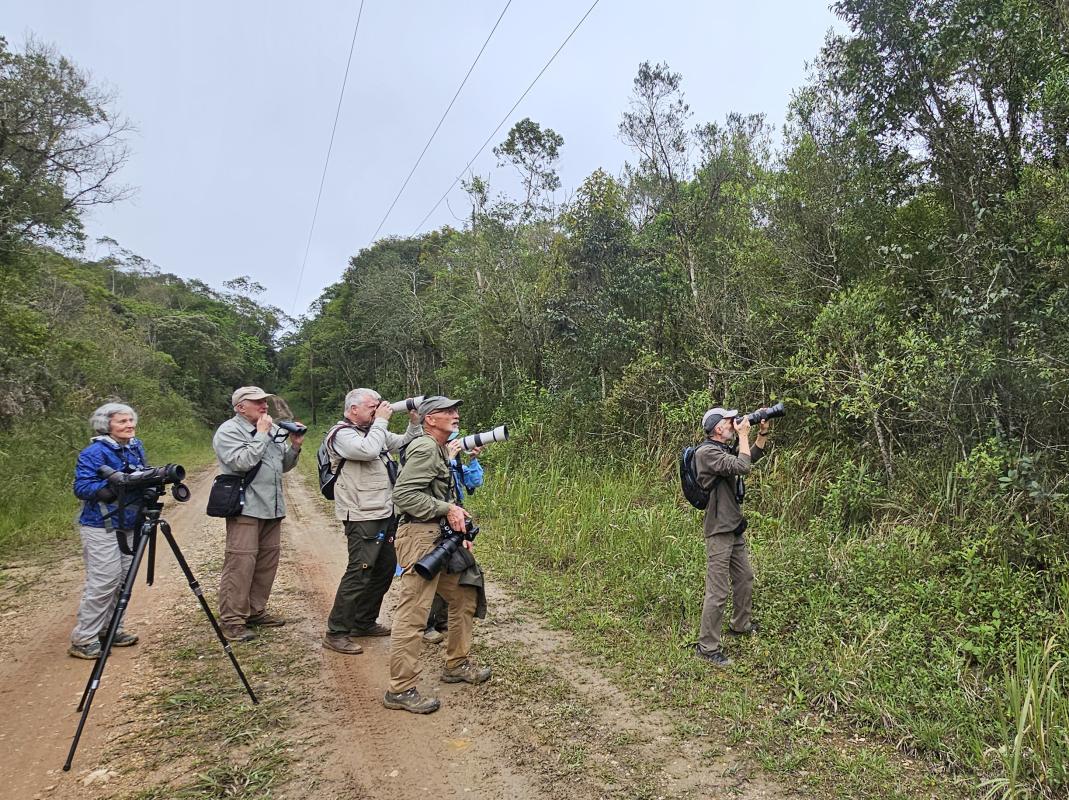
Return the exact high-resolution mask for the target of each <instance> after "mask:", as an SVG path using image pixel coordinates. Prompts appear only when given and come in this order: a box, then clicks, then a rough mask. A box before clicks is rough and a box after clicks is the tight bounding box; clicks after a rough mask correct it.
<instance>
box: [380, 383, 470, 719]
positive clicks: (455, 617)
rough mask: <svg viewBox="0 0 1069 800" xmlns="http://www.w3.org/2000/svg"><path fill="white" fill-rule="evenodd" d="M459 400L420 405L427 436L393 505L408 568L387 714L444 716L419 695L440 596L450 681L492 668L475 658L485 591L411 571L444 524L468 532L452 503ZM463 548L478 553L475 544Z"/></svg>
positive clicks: (396, 616)
mask: <svg viewBox="0 0 1069 800" xmlns="http://www.w3.org/2000/svg"><path fill="white" fill-rule="evenodd" d="M460 404H461V401H460V400H450V399H449V398H448V397H439V396H434V397H427V398H424V400H423V402H422V403H420V406H419V417H420V420H421V421H422V423H423V432H424V434H425V435H424V436H421V437H420V438H418V439H416V440H415V441H414V442H412V444H410V445H409V446H408V450H407V452H406V454H405V465H404V467H402V468H401V474H400V475H399V476H398V478H397V484H396V485H395V486H394V489H393V502H394V506H395V507H396V509H397V512H398V515H399V520H398V521H399V523H400V524H399V525H398V528H397V542H396V547H397V561H398V563H399V564H400V565H401V566H402V567H403V568H404V572H403V573H402V575H401V577H400V578H399V579H398V583H399V591H398V595H397V606H396V608H395V609H394V613H393V632H392V634H391V637H390V686H389V689H388V690H387V692H386V694H385V695H384V697H383V701H382V702H383V705H384V706H386V708H394V709H403V710H405V711H411V712H413V713H416V714H429V713H430V712H432V711H437V710H438V707H439V702H438V699H437V698H433V697H423V696H421V695H420V693H419V690H418V689H416V682H417V681H418V679H419V674H420V669H419V653H420V649H421V647H422V642H423V627H424V625H426V622H427V612H428V611H429V610H430V607H431V601H432V600H433V599H434V593H435V592H436V591H437V592H438V593H439V594H440V595H441V596H442V598H443V599H444V600H445V601H446V602H447V603H448V604H449V635H448V637H447V639H446V656H445V669H444V670H442V675H441V679H442V681H443V682H445V683H459V682H461V681H464V682H467V683H482V682H483V681H486V680H487V679H489V677H490V670H489V668H486V667H482V668H480V667H477V666H475V664H473V663H472V662H471V660H470V659H469V658H468V653H469V652H470V651H471V640H472V629H473V627H474V626H473V620H474V617H475V611H476V605H477V603H478V592H477V590H476V589H475V588H474V587H472V586H467V585H461V583H460V575H458V574H455V573H449V572H446V571H442V572H439V573H438V574H437V575H435V576H433V577H432V578H431V579H430V580H425V579H424V578H421V577H420V576H419V575H418V574H417V573H416V572H415V570H413V569H412V566H413V565H414V564H415V563H416V562H417V561H419V560H420V559H421V558H423V557H424V556H425V555H427V554H428V553H430V552H431V550H433V549H434V546H435V543H436V542H437V540H438V537H439V534H440V530H439V527H438V521H439V520H440V519H443V518H444V519H445V520H446V521H447V522H448V524H449V527H450V528H452V529H453V530H454V531H463V530H464V528H465V520H466V519H467V518H468V517H469V514H468V512H467V511H465V510H464V509H463V508H462V507H461V506H459V505H457V504H456V503H453V502H451V499H452V498H453V497H454V495H453V475H452V472H451V471H450V468H449V461H450V460H451V459H452V458H453V457H454V456H455V455H456V454H457V453H458V452H459V451H460V442H459V441H450V437H451V436H453V435H454V433H455V432H456V431H457V430H458V429H459V425H460V412H459V411H457V407H458V406H459V405H460ZM464 546H465V547H466V548H467V549H469V550H470V549H471V542H469V541H467V540H465V541H464Z"/></svg>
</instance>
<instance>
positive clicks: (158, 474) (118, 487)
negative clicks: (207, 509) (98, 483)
mask: <svg viewBox="0 0 1069 800" xmlns="http://www.w3.org/2000/svg"><path fill="white" fill-rule="evenodd" d="M97 476H98V477H101V478H104V479H105V480H106V481H107V482H108V485H109V486H110V487H111V489H112V490H113V491H114V492H115V493H116V494H120V493H122V494H130V493H134V492H141V493H142V494H145V493H147V492H154V493H155V495H156V497H159V495H161V494H163V492H164V487H165V486H166V485H167V484H171V496H172V497H173V498H174V499H175V500H177V501H178V502H179V503H184V502H186V501H187V500H188V499H189V498H190V497H191V496H192V495H191V493H190V491H189V487H188V486H186V485H185V484H184V483H182V481H184V480H185V478H186V471H185V468H183V467H182V465H181V464H167V465H165V466H162V467H146V468H145V469H137V470H131V471H129V472H124V471H123V470H118V469H112V468H111V467H108V466H101V467H98V468H97ZM153 499H155V498H153Z"/></svg>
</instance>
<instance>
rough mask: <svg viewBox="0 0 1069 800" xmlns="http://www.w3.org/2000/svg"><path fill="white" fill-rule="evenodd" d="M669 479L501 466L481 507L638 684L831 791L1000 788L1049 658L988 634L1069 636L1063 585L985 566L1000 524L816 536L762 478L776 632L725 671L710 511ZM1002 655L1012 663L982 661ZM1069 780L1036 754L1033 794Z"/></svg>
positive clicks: (761, 561) (1050, 792)
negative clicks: (714, 644) (1015, 691)
mask: <svg viewBox="0 0 1069 800" xmlns="http://www.w3.org/2000/svg"><path fill="white" fill-rule="evenodd" d="M652 472H653V468H652V467H646V466H636V465H628V466H622V467H621V466H617V467H614V468H610V467H607V466H605V465H603V464H598V465H594V464H591V463H583V462H581V461H579V459H577V458H575V457H574V456H565V457H560V456H548V457H546V458H544V459H542V460H539V461H538V462H532V461H530V460H527V461H524V462H523V463H518V462H509V461H504V460H499V461H497V463H496V464H495V465H494V466H493V468H489V469H488V471H487V484H486V486H485V487H484V488H483V489H482V490H480V492H479V493H477V494H476V496H475V498H474V499H473V504H472V505H473V508H474V510H475V511H476V513H478V514H480V516H481V523H484V524H485V533H484V536H482V537H481V538H480V545H481V548H480V555H481V558H482V559H483V560H484V561H485V562H486V564H487V565H488V566H489V567H490V570H491V576H492V577H493V578H494V579H495V580H498V581H508V582H509V583H510V584H511V585H512V586H513V587H515V588H516V590H517V591H518V592H519V593H520V595H521V596H523V597H524V598H526V599H529V600H531V601H534V602H535V604H536V605H537V607H539V608H540V610H541V611H542V612H543V613H545V614H546V615H547V616H548V618H549V619H550V620H551V621H552V622H553V623H554V624H556V625H559V626H561V627H562V628H567V629H570V630H572V631H574V632H576V633H577V634H578V636H577V641H578V642H579V644H580V646H581V647H583V648H584V649H585V650H586V652H588V653H589V654H591V655H594V656H596V657H598V658H600V659H601V660H602V661H603V662H604V663H605V665H606V666H608V667H610V668H611V669H614V670H616V673H617V676H618V679H619V680H620V682H621V683H622V684H623V685H627V686H630V687H631V688H632V689H633V690H635V691H637V692H639V693H641V694H643V695H645V696H646V697H648V698H649V699H650V700H651V701H653V702H654V703H655V704H658V705H661V706H666V707H672V708H675V709H677V710H679V711H681V712H683V713H684V714H685V715H686V717H687V719H688V720H690V722H691V724H693V725H695V726H698V727H699V728H709V727H713V728H716V729H719V730H720V731H721V732H722V733H723V735H724V736H726V737H727V741H729V742H730V743H744V744H745V745H746V746H747V747H749V748H750V749H751V750H752V752H753V753H754V754H755V755H756V757H757V758H758V759H759V760H760V761H761V762H762V764H764V766H765V767H766V768H768V769H770V770H772V771H773V772H776V773H780V774H783V775H790V776H792V777H793V778H796V779H800V780H801V781H802V782H803V783H804V784H805V785H807V786H808V787H809V789H810V791H811V792H816V793H819V794H823V795H830V796H839V797H857V798H877V797H879V798H893V797H902V798H905V797H920V796H925V797H931V796H937V797H953V796H961V795H973V794H975V795H980V794H983V793H984V789H982V788H981V786H980V784H981V781H983V780H985V779H986V780H990V779H992V778H995V779H997V778H998V777H999V776H1000V775H1001V774H1003V770H1004V769H1005V766H1004V758H1003V757H1001V756H1000V755H999V753H1002V752H1004V751H1003V750H1002V749H1000V748H1003V747H1004V746H1006V745H1009V746H1010V749H1011V752H1012V747H1013V736H1014V735H1016V734H1015V730H1016V728H1015V727H1014V726H1009V728H1007V727H1006V726H1004V725H1003V724H1002V723H1003V719H1004V717H1005V716H1006V715H1012V712H1006V714H1003V712H1002V711H1000V709H1001V708H1002V707H1003V706H1005V705H1006V702H1007V701H1008V695H1007V693H1006V688H1005V687H1006V685H1007V682H1010V683H1012V680H1014V678H1012V677H1004V676H1005V675H1010V676H1016V675H1018V674H1019V673H1021V672H1022V671H1023V672H1024V674H1025V678H1026V679H1027V674H1031V673H1034V672H1035V670H1036V669H1037V668H1036V667H1034V666H1032V665H1030V662H1028V663H1026V662H1027V659H1025V660H1024V661H1021V664H1020V665H1018V663H1017V661H1016V660H1013V661H1011V660H1008V659H1007V660H1002V659H1000V658H999V657H998V655H999V653H1001V652H1004V650H999V649H998V648H997V647H996V646H995V645H993V644H992V642H991V641H990V640H989V639H988V640H984V639H981V637H982V636H984V635H987V631H986V630H985V626H986V627H990V626H992V625H994V626H995V627H996V628H998V629H999V630H1001V631H1003V632H1010V631H1012V632H1013V634H1012V635H1014V636H1016V638H1017V639H1020V640H1021V641H1022V642H1024V644H1023V645H1022V646H1023V647H1024V648H1025V650H1026V652H1031V651H1032V650H1033V649H1034V647H1033V645H1034V644H1035V643H1036V642H1038V643H1039V645H1040V646H1042V643H1043V641H1044V639H1045V636H1046V635H1049V634H1050V633H1051V632H1052V631H1053V632H1054V633H1060V634H1062V636H1061V638H1060V641H1065V638H1064V634H1065V633H1066V632H1067V631H1066V622H1065V615H1064V612H1063V611H1062V610H1061V608H1060V607H1058V606H1057V605H1055V606H1054V607H1052V606H1051V604H1050V603H1049V602H1048V601H1049V595H1048V594H1047V588H1046V587H1047V584H1048V582H1049V577H1048V578H1047V579H1046V580H1037V579H1036V576H1035V575H1034V574H1033V573H1031V572H1029V571H1028V570H1027V569H1023V568H1021V567H1018V566H1014V565H1012V564H1009V563H1006V562H1004V561H1001V562H1000V561H999V560H998V559H991V558H985V557H982V553H983V543H982V537H983V535H984V532H983V531H982V530H981V531H980V532H979V533H976V532H973V533H972V535H969V532H968V531H966V532H962V531H952V532H950V533H949V534H948V532H947V531H945V530H940V529H939V528H937V527H932V528H929V529H917V528H911V527H901V528H896V527H887V528H883V529H879V530H872V531H870V532H869V535H868V536H867V537H859V536H835V535H834V533H832V532H831V531H830V530H829V529H828V528H827V527H826V526H822V525H820V524H818V522H819V520H818V519H817V518H814V523H813V525H812V526H811V527H809V528H808V529H805V530H799V529H797V528H793V527H791V526H789V525H786V524H784V523H783V520H782V518H780V517H778V516H773V515H772V514H771V513H769V511H767V510H766V509H768V507H769V505H770V503H769V502H768V501H769V499H770V497H769V496H766V497H764V498H762V497H761V496H760V493H761V486H760V485H759V484H758V486H757V492H756V494H757V498H756V502H754V503H752V505H753V508H751V512H750V513H751V523H752V527H751V533H750V534H748V536H749V538H750V541H751V547H752V549H753V555H754V562H755V569H756V571H757V575H758V582H757V587H756V594H755V606H756V612H757V615H758V617H759V620H760V622H761V625H762V632H761V634H760V636H758V637H756V638H754V639H750V640H743V641H738V642H736V641H730V642H729V643H728V647H729V649H730V650H731V651H732V654H733V655H734V657H735V658H736V666H735V667H734V668H732V669H730V670H726V671H720V670H717V669H715V668H711V667H710V666H709V665H706V664H704V663H701V662H699V661H698V660H697V659H695V658H694V657H693V655H692V653H691V651H690V649H689V644H690V643H691V642H693V641H694V640H695V638H696V636H697V626H698V622H699V619H700V613H701V603H702V595H703V581H704V551H703V543H702V536H701V523H700V516H699V514H698V513H696V512H694V511H692V510H691V509H690V508H689V507H683V506H681V505H680V503H679V501H678V499H677V498H676V497H675V491H674V489H675V487H674V485H669V484H666V483H665V482H664V481H663V479H662V477H661V476H660V475H658V474H651V473H652ZM766 494H768V495H771V492H768V491H767V487H766ZM762 512H764V513H762ZM992 604H995V607H992ZM999 609H1001V614H1000V613H999ZM1013 641H1014V639H1012V638H1011V639H1010V644H1009V648H1010V649H1012V647H1013V644H1012V642H1013ZM985 647H986V648H988V651H985V652H990V653H993V655H991V656H990V657H988V658H986V659H983V660H981V659H979V658H978V657H977V652H978V651H979V650H981V649H982V648H985ZM1049 659H1050V660H1051V662H1052V663H1053V662H1055V661H1059V658H1058V654H1057V653H1052V654H1049ZM1059 663H1060V661H1059ZM1027 685H1029V686H1034V685H1035V681H1034V680H1033V681H1032V683H1030V684H1027ZM1027 691H1028V690H1027V689H1021V690H1020V693H1021V694H1022V695H1023V694H1027ZM1048 697H1049V695H1048ZM1022 703H1023V701H1022ZM1062 707H1063V708H1064V706H1062ZM1043 720H1044V725H1045V726H1046V730H1047V731H1048V734H1047V735H1048V736H1051V735H1054V736H1061V737H1064V736H1065V732H1066V730H1067V726H1066V722H1065V720H1064V718H1057V717H1055V718H1053V719H1052V718H1051V716H1050V714H1049V713H1048V714H1046V716H1044V717H1043ZM1006 730H1009V732H1008V733H1007V732H1005V731H1006ZM1007 737H1009V741H1007ZM1059 747H1060V744H1059ZM1021 749H1022V751H1023V752H1025V753H1026V755H1027V753H1031V752H1034V749H1035V745H1034V744H1026V745H1024V746H1022V748H1021ZM1059 752H1061V751H1060V750H1059ZM1063 780H1064V779H1063V778H1060V777H1058V776H1057V775H1050V774H1045V773H1044V771H1043V768H1042V766H1041V765H1039V764H1034V763H1033V764H1031V765H1029V764H1027V763H1025V764H1023V765H1022V767H1021V774H1020V775H1019V776H1018V780H1017V782H1016V784H1015V785H1016V786H1017V787H1018V791H1017V794H1015V795H1014V796H1027V795H1022V794H1021V793H1020V788H1019V787H1021V786H1026V787H1027V791H1029V792H1032V793H1033V794H1034V795H1035V796H1057V792H1058V791H1059V790H1060V789H1061V787H1064V786H1065V784H1064V783H1062V782H1060V781H1063ZM1003 785H1005V784H1004V783H993V784H988V787H989V788H990V787H995V788H996V789H997V787H998V786H1003ZM996 796H997V792H996Z"/></svg>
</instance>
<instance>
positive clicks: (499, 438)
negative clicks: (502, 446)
mask: <svg viewBox="0 0 1069 800" xmlns="http://www.w3.org/2000/svg"><path fill="white" fill-rule="evenodd" d="M508 440H509V427H508V425H498V426H497V427H496V428H494V429H493V430H492V431H483V432H482V433H473V434H471V435H470V436H465V437H464V438H463V439H461V440H460V449H461V450H464V451H465V452H467V451H468V450H471V449H472V448H474V447H482V446H483V445H487V444H491V443H492V442H507V441H508Z"/></svg>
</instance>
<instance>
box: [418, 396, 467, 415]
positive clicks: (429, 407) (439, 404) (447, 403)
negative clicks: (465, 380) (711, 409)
mask: <svg viewBox="0 0 1069 800" xmlns="http://www.w3.org/2000/svg"><path fill="white" fill-rule="evenodd" d="M463 402H464V401H463V400H453V399H451V398H448V397H443V396H442V395H440V394H432V395H431V396H430V397H424V398H423V402H422V403H420V404H419V418H420V419H421V420H422V419H423V418H424V417H426V416H427V415H428V414H430V413H432V412H434V411H448V410H449V409H451V408H456V407H457V406H459V405H461V404H463Z"/></svg>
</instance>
